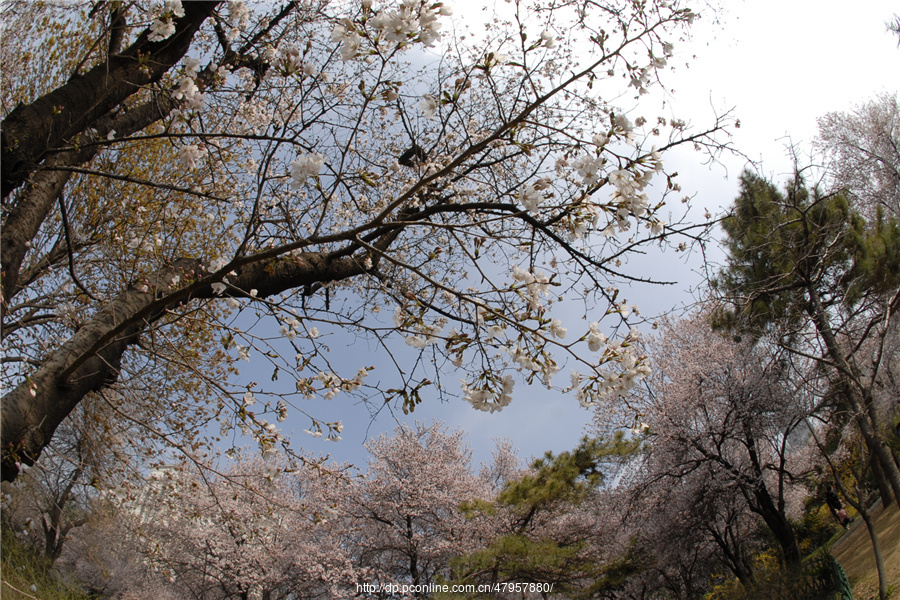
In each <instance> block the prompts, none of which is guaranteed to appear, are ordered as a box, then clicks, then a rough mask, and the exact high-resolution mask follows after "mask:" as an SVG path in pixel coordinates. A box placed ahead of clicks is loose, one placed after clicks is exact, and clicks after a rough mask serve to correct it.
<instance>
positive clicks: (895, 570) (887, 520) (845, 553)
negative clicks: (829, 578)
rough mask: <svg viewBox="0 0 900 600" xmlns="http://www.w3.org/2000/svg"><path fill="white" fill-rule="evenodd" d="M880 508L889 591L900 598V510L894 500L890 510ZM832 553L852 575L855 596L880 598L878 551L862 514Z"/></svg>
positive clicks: (879, 530)
mask: <svg viewBox="0 0 900 600" xmlns="http://www.w3.org/2000/svg"><path fill="white" fill-rule="evenodd" d="M879 511H880V512H879V513H878V514H876V516H875V533H876V535H877V536H878V541H879V545H880V547H881V555H882V558H883V559H884V567H885V571H886V573H887V583H888V593H889V594H890V596H891V598H900V510H898V508H897V504H896V503H894V504H892V505H891V506H889V507H887V509H886V510H881V509H879ZM831 554H832V556H834V557H835V558H836V559H837V561H838V562H839V563H841V566H842V567H844V571H845V572H846V573H847V577H849V578H850V583H851V584H853V598H854V600H872V599H877V598H878V571H877V570H876V569H875V555H874V554H873V553H872V541H871V540H870V538H869V532H868V530H867V529H866V524H865V523H863V520H862V518H861V517H859V516H857V517H856V520H855V521H854V522H853V525H851V527H850V531H848V532H846V533H845V534H844V535H843V536H841V537H840V539H838V540H837V541H836V542H835V543H834V545H833V546H832V547H831Z"/></svg>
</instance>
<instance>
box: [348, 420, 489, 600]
mask: <svg viewBox="0 0 900 600" xmlns="http://www.w3.org/2000/svg"><path fill="white" fill-rule="evenodd" d="M367 448H368V450H369V452H370V453H371V459H370V462H369V468H368V470H367V472H366V474H365V476H364V477H362V478H360V479H358V480H355V481H352V482H350V484H349V485H348V487H346V488H344V489H341V490H335V491H338V492H339V493H338V494H337V497H336V498H335V505H336V506H337V507H338V508H337V509H336V510H337V511H338V514H339V517H340V519H341V520H342V521H344V522H345V523H346V524H347V527H346V529H345V534H344V540H345V543H346V544H347V545H348V547H349V548H351V549H352V550H351V552H352V554H353V555H354V557H355V561H356V563H357V565H358V567H359V568H360V569H365V570H366V572H367V581H368V582H370V583H375V584H380V585H384V584H391V583H401V584H408V585H415V586H427V584H429V583H433V582H435V580H436V579H437V578H438V577H443V578H446V577H448V576H449V565H450V559H451V558H453V557H454V556H458V555H459V554H462V553H463V552H465V551H466V550H467V549H469V548H472V547H473V546H475V545H480V544H482V543H484V541H485V539H486V538H487V536H489V535H490V528H491V524H490V523H489V522H488V521H487V520H486V519H485V518H467V516H466V515H465V514H464V513H463V511H462V510H461V509H460V506H461V505H462V504H463V503H465V502H470V501H473V500H476V499H479V498H485V499H486V498H490V497H492V496H493V494H494V493H496V490H495V489H493V488H492V487H491V485H490V482H489V481H488V480H486V479H484V478H483V477H480V476H478V475H475V474H474V473H472V471H471V452H470V451H469V449H468V448H467V447H466V445H465V444H464V441H463V433H462V432H461V431H447V430H446V428H445V427H444V426H442V425H441V424H440V423H433V424H431V425H429V426H425V425H422V424H420V423H417V424H416V425H415V426H414V427H410V426H406V425H401V426H400V427H398V428H397V429H396V430H395V431H394V434H393V436H391V437H388V436H385V435H382V436H380V437H379V438H378V439H375V440H372V441H371V442H370V443H369V444H368V445H367ZM429 596H430V594H427V593H424V592H419V593H416V594H415V597H417V598H425V597H429Z"/></svg>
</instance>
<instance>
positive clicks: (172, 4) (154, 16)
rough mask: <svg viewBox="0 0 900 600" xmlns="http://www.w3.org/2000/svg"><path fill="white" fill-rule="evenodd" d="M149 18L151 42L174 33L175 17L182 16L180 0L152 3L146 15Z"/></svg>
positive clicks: (182, 9)
mask: <svg viewBox="0 0 900 600" xmlns="http://www.w3.org/2000/svg"><path fill="white" fill-rule="evenodd" d="M147 16H148V17H149V18H150V21H151V22H150V36H149V37H148V39H149V40H150V41H151V42H161V41H163V40H167V39H169V38H170V37H172V34H173V33H175V18H176V17H183V16H184V7H183V6H181V0H166V1H165V2H163V3H162V4H154V5H153V6H152V7H151V8H150V12H149V14H148V15H147Z"/></svg>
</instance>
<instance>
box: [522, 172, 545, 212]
mask: <svg viewBox="0 0 900 600" xmlns="http://www.w3.org/2000/svg"><path fill="white" fill-rule="evenodd" d="M549 187H550V180H549V179H548V178H546V177H544V178H541V179H539V180H537V181H536V182H534V183H531V184H528V185H527V186H525V189H524V190H522V193H521V194H519V201H520V202H521V203H522V206H524V207H525V210H527V211H528V212H530V213H536V212H538V211H539V210H540V208H541V205H542V204H543V203H544V201H545V200H547V199H549V198H551V197H553V192H552V191H547V192H545V191H544V190H547V189H548V188H549Z"/></svg>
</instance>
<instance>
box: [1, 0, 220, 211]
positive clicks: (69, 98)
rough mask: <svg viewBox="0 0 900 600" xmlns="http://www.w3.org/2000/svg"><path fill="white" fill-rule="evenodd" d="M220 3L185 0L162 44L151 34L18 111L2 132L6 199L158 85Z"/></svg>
mask: <svg viewBox="0 0 900 600" xmlns="http://www.w3.org/2000/svg"><path fill="white" fill-rule="evenodd" d="M219 3H220V2H219V1H213V2H186V3H184V13H185V14H184V16H183V17H181V18H180V19H178V20H176V21H175V33H174V34H172V36H171V37H169V38H168V39H166V40H163V41H161V42H151V41H149V35H150V33H149V30H147V31H144V32H143V33H141V35H140V36H139V37H138V39H137V40H136V41H135V42H134V43H133V44H132V45H131V46H129V47H128V48H127V49H125V50H124V51H123V52H122V53H121V54H114V55H111V56H109V57H108V58H107V60H106V61H104V62H102V63H100V64H99V65H97V66H96V67H94V68H93V69H91V70H90V71H88V72H87V73H84V74H76V75H74V76H73V77H72V78H71V79H69V81H68V82H66V83H65V84H64V85H62V86H60V87H58V88H56V89H55V90H53V91H51V92H49V93H47V94H45V95H43V96H41V97H40V98H38V99H37V100H35V101H34V102H32V103H30V104H25V105H22V106H18V107H16V108H15V109H14V110H13V111H12V112H10V113H9V115H7V117H6V118H5V119H4V120H3V124H2V130H0V160H2V163H3V167H2V176H0V194H2V197H3V198H6V197H7V196H9V194H10V193H11V192H12V191H13V190H14V189H16V188H18V187H19V186H20V185H22V184H23V183H24V182H25V181H26V179H27V178H28V177H29V176H30V175H31V173H32V172H33V171H34V169H35V168H36V167H37V165H38V164H40V163H41V161H43V160H44V159H45V158H47V157H48V156H49V154H48V153H49V152H51V151H53V150H54V149H57V148H59V147H61V146H62V145H64V144H66V142H67V141H68V140H72V139H73V138H74V137H75V136H77V135H78V134H80V133H82V132H84V131H86V130H87V129H88V128H89V127H91V126H92V124H93V123H95V122H96V121H97V120H98V119H100V118H102V117H103V116H104V115H107V114H108V113H109V112H110V111H112V110H113V109H115V108H116V107H118V106H120V105H121V103H122V102H124V101H125V100H126V99H127V98H129V97H130V96H131V95H132V94H134V93H135V92H137V91H138V90H140V89H141V88H143V87H145V86H147V85H150V84H152V83H155V82H157V81H159V80H160V79H161V78H162V76H163V75H164V74H165V73H166V72H168V71H169V70H170V69H171V68H172V67H173V66H174V65H175V64H176V63H177V62H178V61H179V60H180V59H181V58H182V57H183V56H184V55H185V53H186V52H187V50H188V48H189V47H190V45H191V41H192V40H193V38H194V34H195V33H196V32H197V30H198V29H199V28H200V25H201V24H202V23H203V21H205V20H206V19H207V17H209V16H210V15H211V14H212V12H213V10H215V8H216V6H217V5H218V4H219Z"/></svg>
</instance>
